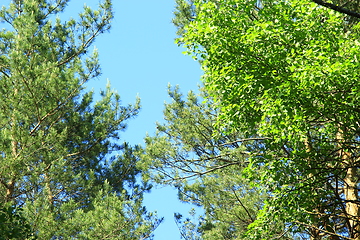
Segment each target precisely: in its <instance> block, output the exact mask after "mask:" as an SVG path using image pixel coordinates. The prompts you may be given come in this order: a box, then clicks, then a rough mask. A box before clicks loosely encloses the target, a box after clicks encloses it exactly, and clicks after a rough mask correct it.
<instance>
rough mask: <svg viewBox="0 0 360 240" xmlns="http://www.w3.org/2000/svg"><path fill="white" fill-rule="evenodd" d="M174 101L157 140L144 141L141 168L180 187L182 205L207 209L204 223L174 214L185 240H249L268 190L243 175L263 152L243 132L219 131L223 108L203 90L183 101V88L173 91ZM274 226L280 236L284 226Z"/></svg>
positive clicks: (158, 126)
mask: <svg viewBox="0 0 360 240" xmlns="http://www.w3.org/2000/svg"><path fill="white" fill-rule="evenodd" d="M169 95H170V97H171V98H172V102H171V103H167V104H165V110H164V119H165V122H164V123H163V124H160V123H159V124H157V133H156V135H155V136H147V137H146V138H145V142H146V148H145V149H144V152H143V155H142V156H141V159H142V161H141V162H139V164H142V167H143V168H144V169H150V171H149V172H148V177H150V178H151V179H152V180H154V181H156V182H157V183H160V184H167V185H171V186H174V187H176V188H177V189H178V191H179V199H180V200H181V201H183V202H189V203H192V204H194V205H195V206H198V207H202V208H203V209H204V214H203V215H202V216H200V218H199V219H197V215H196V214H194V213H193V214H192V215H194V219H184V218H183V217H182V215H181V214H180V213H176V214H175V220H176V222H177V223H178V225H179V229H180V231H181V233H182V237H183V238H184V239H188V240H190V239H194V240H195V239H246V237H245V236H244V235H245V233H246V231H247V227H248V226H249V225H250V224H252V223H254V222H255V220H256V216H257V215H258V212H259V210H260V209H261V208H262V205H263V204H264V200H265V199H266V197H267V194H266V191H265V188H264V189H259V188H257V187H254V186H253V184H252V183H251V182H250V181H249V179H246V178H245V177H244V176H243V175H242V172H243V170H244V169H245V168H246V167H247V166H248V160H247V158H248V155H249V151H250V150H251V151H260V149H259V148H258V147H257V146H256V145H254V144H248V142H247V140H240V139H241V134H240V133H239V132H234V133H231V134H230V133H229V134H225V133H224V132H219V131H217V130H216V129H215V128H214V124H215V122H216V120H217V117H218V114H219V108H218V107H217V104H215V103H214V102H213V101H212V100H211V98H210V97H209V96H208V94H207V93H206V92H205V91H203V89H202V90H201V94H200V95H196V94H195V93H193V92H189V93H188V95H187V96H186V97H184V96H183V95H182V94H181V93H180V91H179V89H178V87H175V88H169ZM204 98H207V101H206V102H204ZM261 141H262V140H261V139H259V140H258V142H259V143H261ZM259 171H261V170H260V169H259ZM269 224H270V225H272V226H273V227H274V229H277V230H278V231H279V232H282V230H283V229H284V226H283V225H282V224H281V223H279V222H269ZM281 239H288V238H287V235H286V234H285V235H284V237H283V238H281Z"/></svg>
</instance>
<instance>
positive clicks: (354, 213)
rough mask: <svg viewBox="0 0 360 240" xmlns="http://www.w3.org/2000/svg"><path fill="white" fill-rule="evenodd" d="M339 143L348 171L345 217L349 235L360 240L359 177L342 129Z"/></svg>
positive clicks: (341, 155) (344, 164)
mask: <svg viewBox="0 0 360 240" xmlns="http://www.w3.org/2000/svg"><path fill="white" fill-rule="evenodd" d="M337 141H338V145H339V149H340V150H339V155H340V158H341V160H342V165H343V167H344V169H346V175H345V177H344V196H345V206H346V208H345V211H346V213H345V215H346V216H347V224H348V228H349V235H350V236H351V237H352V238H353V239H354V240H360V225H359V223H360V221H359V216H360V215H359V205H358V200H359V195H358V190H357V186H358V183H359V175H358V173H357V168H356V166H355V162H356V161H354V159H353V158H352V157H351V153H350V152H348V151H345V149H347V147H346V146H345V144H344V134H343V131H342V130H341V129H339V132H338V133H337Z"/></svg>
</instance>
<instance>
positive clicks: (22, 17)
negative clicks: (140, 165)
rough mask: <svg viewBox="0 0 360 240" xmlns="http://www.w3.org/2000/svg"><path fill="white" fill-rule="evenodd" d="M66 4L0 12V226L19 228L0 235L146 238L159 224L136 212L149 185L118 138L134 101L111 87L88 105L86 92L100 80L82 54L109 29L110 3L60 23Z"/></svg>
mask: <svg viewBox="0 0 360 240" xmlns="http://www.w3.org/2000/svg"><path fill="white" fill-rule="evenodd" d="M68 2H69V0H56V1H55V0H22V1H12V3H10V4H9V6H7V7H5V6H4V7H2V9H1V11H0V21H1V26H2V30H1V31H0V52H1V55H0V81H1V84H0V92H1V98H0V106H1V107H0V160H1V164H0V204H1V205H2V206H3V208H2V209H4V210H3V211H2V212H1V215H0V217H1V219H0V220H1V222H2V223H6V224H11V225H12V227H11V228H16V227H17V226H18V225H19V223H21V224H22V225H23V226H24V231H23V233H21V232H18V234H20V233H21V235H16V236H15V235H12V236H10V235H9V234H10V233H9V227H6V225H5V224H4V225H2V228H1V230H3V231H4V232H2V233H0V235H1V236H7V237H4V239H27V238H31V235H32V237H34V238H37V239H44V240H45V239H46V240H48V239H144V238H151V235H152V231H153V229H154V228H155V227H156V226H157V224H158V223H159V221H160V220H158V219H156V218H155V217H154V216H152V214H151V213H147V212H146V210H145V209H144V207H143V206H142V205H141V203H142V193H143V191H144V190H146V188H147V187H146V186H142V185H139V184H138V183H137V182H136V176H137V174H138V173H139V170H138V169H137V168H136V167H135V164H136V161H137V159H136V158H135V157H134V156H133V154H132V151H133V149H132V148H131V147H129V146H127V145H126V144H125V145H124V144H119V140H118V139H119V133H120V131H122V130H124V129H125V127H126V123H127V121H128V120H129V119H131V118H132V117H134V116H135V115H136V114H137V113H138V110H139V102H136V104H135V105H128V106H122V105H121V101H120V97H119V95H118V94H117V93H116V92H114V91H112V90H111V89H110V86H107V88H106V90H105V91H103V92H101V97H100V100H98V101H95V102H94V101H93V95H94V94H93V92H86V91H85V90H84V85H85V84H86V83H87V82H88V81H89V80H91V79H94V78H96V77H97V76H99V74H100V67H99V63H98V57H97V56H98V54H97V52H96V51H94V52H92V53H90V52H89V47H90V45H91V44H92V43H93V42H94V40H95V39H96V37H97V36H98V35H99V34H101V33H103V32H106V31H107V30H108V29H109V28H110V21H111V19H112V5H111V2H110V1H109V0H106V1H104V2H103V3H101V4H100V5H99V8H98V9H97V10H92V9H90V8H89V7H86V6H85V7H84V10H83V12H82V13H80V14H79V17H78V18H77V19H68V20H66V21H63V20H61V19H60V18H59V17H58V16H61V13H62V12H63V11H64V9H65V7H66V6H67V4H68ZM119 150H123V151H125V152H126V154H124V155H123V156H122V157H116V155H115V154H114V153H115V151H119ZM9 209H10V210H9ZM11 213H12V214H11ZM26 226H27V227H26ZM27 230H29V231H27ZM6 232H7V233H6ZM29 232H30V233H31V234H29ZM6 234H8V235H6Z"/></svg>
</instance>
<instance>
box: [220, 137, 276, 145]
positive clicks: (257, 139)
mask: <svg viewBox="0 0 360 240" xmlns="http://www.w3.org/2000/svg"><path fill="white" fill-rule="evenodd" d="M267 139H270V138H269V137H258V138H243V139H239V140H236V141H232V142H227V143H223V144H220V145H219V146H225V145H231V144H234V143H239V142H248V141H259V140H267Z"/></svg>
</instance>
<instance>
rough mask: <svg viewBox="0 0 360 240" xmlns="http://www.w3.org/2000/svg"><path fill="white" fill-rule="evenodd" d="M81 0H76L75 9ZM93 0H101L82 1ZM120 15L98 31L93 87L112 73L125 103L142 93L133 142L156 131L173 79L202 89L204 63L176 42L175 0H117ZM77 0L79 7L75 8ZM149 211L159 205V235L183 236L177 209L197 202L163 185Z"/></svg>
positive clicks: (160, 239)
mask: <svg viewBox="0 0 360 240" xmlns="http://www.w3.org/2000/svg"><path fill="white" fill-rule="evenodd" d="M75 2H76V5H77V4H80V1H78V0H73V1H72V3H71V5H70V7H71V8H72V9H71V11H73V10H74V9H79V10H80V9H81V6H80V8H77V6H76V8H75V5H73V4H75ZM84 2H86V3H87V4H88V5H90V6H94V4H97V2H98V1H97V0H91V1H90V0H88V1H81V4H80V5H83V3H84ZM113 2H114V11H115V18H114V20H113V25H112V29H111V31H110V33H106V34H104V35H102V36H100V37H99V39H98V40H97V41H96V43H95V46H96V47H97V49H98V51H99V54H100V64H101V66H102V70H103V71H102V72H103V74H102V76H101V77H100V79H99V80H93V81H92V82H91V83H90V84H89V87H90V88H94V90H95V91H97V90H100V89H104V87H105V85H106V82H107V79H109V80H110V82H111V86H112V87H113V88H114V89H116V90H117V91H118V92H119V94H120V95H121V97H122V99H123V102H124V104H126V103H133V102H134V101H135V98H136V96H139V97H140V98H141V105H142V110H141V112H140V115H139V116H138V117H137V118H136V119H133V120H131V121H130V122H129V126H128V129H127V130H126V132H124V133H123V134H122V137H123V140H125V141H129V142H130V143H131V144H143V138H144V137H145V135H146V133H148V134H150V135H152V134H153V133H154V132H155V122H156V121H160V122H161V121H162V119H163V114H162V111H163V107H164V101H170V99H169V98H168V95H167V86H168V84H169V83H170V84H172V85H176V84H178V85H180V88H181V90H182V91H183V92H184V93H186V92H188V91H189V90H197V86H198V85H199V83H200V76H201V74H202V72H201V70H200V66H199V64H198V63H197V62H195V61H194V60H192V58H191V57H189V56H185V55H183V54H182V52H183V51H184V49H183V48H181V47H178V46H177V45H176V44H175V43H174V38H175V37H176V35H175V31H176V29H175V27H174V26H173V25H172V23H171V19H172V17H173V15H172V13H173V10H174V1H173V0H152V1H149V0H137V1H135V0H114V1H113ZM73 6H74V8H73ZM144 204H145V205H146V207H147V209H148V210H149V211H155V210H156V211H157V212H158V215H159V216H163V217H165V221H164V223H163V224H162V225H160V226H159V228H158V229H157V230H156V231H155V240H169V239H171V240H179V239H180V234H179V231H178V228H177V226H176V224H175V222H174V218H173V214H174V212H180V213H182V214H184V215H186V213H187V212H188V211H189V210H190V209H191V208H192V207H193V206H191V205H189V204H184V203H180V202H179V201H178V200H177V192H176V191H175V190H172V189H171V188H169V187H168V188H158V189H154V190H152V192H151V193H150V194H148V195H146V197H145V203H144Z"/></svg>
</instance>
